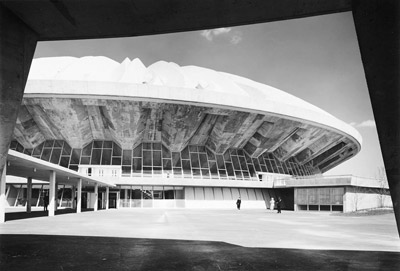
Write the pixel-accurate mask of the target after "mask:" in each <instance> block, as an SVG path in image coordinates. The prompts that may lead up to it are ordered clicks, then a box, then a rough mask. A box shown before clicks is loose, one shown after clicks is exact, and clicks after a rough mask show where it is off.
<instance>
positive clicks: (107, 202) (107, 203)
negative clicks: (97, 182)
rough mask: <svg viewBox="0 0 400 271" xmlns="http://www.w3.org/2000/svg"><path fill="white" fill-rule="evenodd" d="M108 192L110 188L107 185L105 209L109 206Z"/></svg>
mask: <svg viewBox="0 0 400 271" xmlns="http://www.w3.org/2000/svg"><path fill="white" fill-rule="evenodd" d="M109 194H110V188H109V187H108V186H107V187H106V210H108V208H109V205H110V204H109Z"/></svg>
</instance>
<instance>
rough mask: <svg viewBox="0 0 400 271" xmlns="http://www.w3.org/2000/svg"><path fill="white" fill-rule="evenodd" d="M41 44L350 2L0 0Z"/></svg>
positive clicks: (196, 26) (222, 23) (231, 22)
mask: <svg viewBox="0 0 400 271" xmlns="http://www.w3.org/2000/svg"><path fill="white" fill-rule="evenodd" d="M0 4H1V5H3V6H5V7H7V8H8V9H9V10H11V11H12V12H14V13H15V15H16V16H18V17H19V18H20V19H21V20H22V21H23V22H24V23H25V24H26V25H28V26H29V27H30V28H31V29H32V30H33V31H35V32H36V33H37V34H38V37H39V40H42V41H46V40H67V39H90V38H115V37H131V36H142V35H153V34H165V33H172V32H182V31H192V30H201V29H212V28H218V27H227V26H237V25H244V24H253V23H263V22H271V21H278V20H287V19H295V18H302V17H309V16H316V15H324V14H329V13H335V12H344V11H350V10H351V4H352V2H351V0H335V1H331V0H252V1H236V0H218V1H216V0H191V1H188V0H169V1H160V0H145V1H140V0H139V1H137V0H136V1H133V0H113V1H110V0H96V1H92V0H80V1H76V0H63V1H50V0H48V1H26V0H8V1H1V3H0Z"/></svg>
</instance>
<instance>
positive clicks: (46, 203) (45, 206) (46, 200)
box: [43, 194, 49, 211]
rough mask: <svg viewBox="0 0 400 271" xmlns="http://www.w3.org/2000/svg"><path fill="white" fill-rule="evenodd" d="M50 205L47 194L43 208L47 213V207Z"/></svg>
mask: <svg viewBox="0 0 400 271" xmlns="http://www.w3.org/2000/svg"><path fill="white" fill-rule="evenodd" d="M48 205H49V196H48V195H47V194H46V195H45V196H44V197H43V207H44V210H45V211H47V206H48Z"/></svg>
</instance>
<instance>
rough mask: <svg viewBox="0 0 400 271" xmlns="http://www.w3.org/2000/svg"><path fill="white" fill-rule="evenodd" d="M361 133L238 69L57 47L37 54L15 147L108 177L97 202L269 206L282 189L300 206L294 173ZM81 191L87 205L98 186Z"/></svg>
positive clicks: (351, 150)
mask: <svg viewBox="0 0 400 271" xmlns="http://www.w3.org/2000/svg"><path fill="white" fill-rule="evenodd" d="M361 142H362V140H361V136H360V134H359V133H358V132H357V131H356V130H355V129H354V128H353V127H352V126H350V125H348V124H346V123H344V122H343V121H340V120H339V119H337V118H335V117H334V116H332V115H330V114H328V113H327V112H325V111H323V110H321V109H320V108H318V107H316V106H314V105H311V104H309V103H307V102H305V101H303V100H301V99H299V98H297V97H294V96H292V95H290V94H288V93H285V92H283V91H281V90H279V89H276V88H273V87H271V86H268V85H264V84H261V83H257V82H255V81H252V80H250V79H247V78H243V77H240V76H236V75H232V74H228V73H224V72H218V71H214V70H211V69H206V68H201V67H196V66H183V67H181V66H179V65H177V64H175V63H168V62H164V61H159V62H156V63H154V64H152V65H150V66H149V67H147V68H146V67H145V66H144V65H143V63H142V62H141V61H140V60H139V59H134V60H132V61H131V60H129V59H125V60H124V61H123V62H122V63H118V62H116V61H114V60H111V59H109V58H106V57H82V58H74V57H57V58H41V59H35V60H34V61H33V64H32V67H31V70H30V74H29V78H28V82H27V85H26V89H25V94H24V98H23V103H22V106H21V110H20V113H19V117H18V120H17V124H16V128H15V131H14V140H13V142H12V143H11V147H10V148H11V149H12V150H16V151H18V152H22V153H24V154H26V155H29V156H31V157H34V158H37V159H41V160H45V161H48V162H51V163H54V164H57V165H59V166H62V167H65V168H68V169H70V170H74V171H77V172H78V173H80V174H82V175H85V176H92V177H93V178H96V179H99V180H102V182H104V183H109V184H114V185H115V187H113V188H112V189H110V190H108V189H107V192H108V193H109V195H107V196H106V195H105V190H104V189H102V188H101V187H100V188H99V199H98V203H99V208H102V206H103V207H104V206H106V205H107V208H108V207H109V204H112V206H111V207H115V208H123V207H126V208H133V207H166V208H176V207H186V208H188V207H189V208H197V207H198V208H201V207H204V206H207V208H212V207H216V208H231V207H232V205H234V203H232V202H234V201H236V199H237V198H238V197H241V199H242V201H243V202H246V203H245V204H244V206H246V207H251V208H265V207H268V206H269V202H270V199H271V198H272V197H275V198H277V197H282V199H283V202H284V207H285V208H288V209H299V208H300V209H304V208H306V209H308V207H304V206H303V207H299V208H297V207H298V206H300V205H305V206H308V205H312V204H310V203H304V204H300V203H299V202H296V198H297V199H300V198H301V197H302V196H304V195H302V194H301V193H303V192H301V189H299V190H298V191H296V187H297V185H296V184H297V183H301V182H304V180H305V179H313V180H316V179H318V177H321V174H322V173H324V172H326V171H328V170H329V169H331V168H333V167H335V166H337V165H339V164H341V163H343V162H344V161H346V160H348V159H350V158H351V157H353V156H355V155H356V154H357V153H358V152H359V151H360V148H361ZM315 185H317V186H318V183H314V186H315ZM321 185H322V183H321ZM323 185H325V186H328V188H326V189H328V190H327V191H328V192H326V191H325V192H318V193H325V194H327V195H328V198H329V200H327V202H326V203H324V204H319V205H324V206H325V207H323V208H328V209H329V210H339V211H341V210H343V200H342V199H341V198H343V194H344V188H343V187H339V188H338V187H336V186H335V185H329V184H327V183H325V184H323ZM303 186H304V185H303ZM82 191H83V193H87V195H86V200H87V205H86V206H87V207H90V206H91V204H93V199H92V200H90V198H91V197H93V195H94V194H96V193H94V191H93V188H91V187H87V188H86V189H85V186H84V187H83V190H82ZM299 191H300V192H299ZM316 193H317V192H316ZM96 195H97V194H96ZM108 196H110V201H107V202H106V200H105V199H106V198H107V199H108ZM38 197H39V198H40V196H38ZM306 197H307V198H309V197H308V196H306ZM38 204H39V203H38ZM326 206H328V207H326Z"/></svg>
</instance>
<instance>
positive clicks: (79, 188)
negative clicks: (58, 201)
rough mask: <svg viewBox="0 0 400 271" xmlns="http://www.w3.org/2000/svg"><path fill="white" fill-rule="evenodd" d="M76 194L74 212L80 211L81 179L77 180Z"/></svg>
mask: <svg viewBox="0 0 400 271" xmlns="http://www.w3.org/2000/svg"><path fill="white" fill-rule="evenodd" d="M76 196H77V198H76V212H77V213H80V212H81V211H82V179H79V181H78V193H77V195H76Z"/></svg>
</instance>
